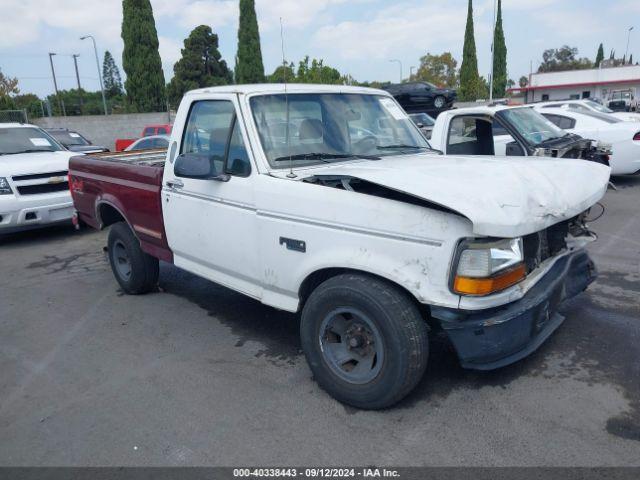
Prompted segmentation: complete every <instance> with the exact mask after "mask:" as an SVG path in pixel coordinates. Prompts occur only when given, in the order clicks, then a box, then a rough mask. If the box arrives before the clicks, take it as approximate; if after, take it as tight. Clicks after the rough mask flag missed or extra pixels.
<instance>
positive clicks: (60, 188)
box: [17, 182, 69, 195]
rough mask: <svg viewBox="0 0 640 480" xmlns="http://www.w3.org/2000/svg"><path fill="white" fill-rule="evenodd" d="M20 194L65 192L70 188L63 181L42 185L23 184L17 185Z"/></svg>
mask: <svg viewBox="0 0 640 480" xmlns="http://www.w3.org/2000/svg"><path fill="white" fill-rule="evenodd" d="M17 189H18V193H20V195H37V194H39V193H40V194H42V193H53V192H64V191H65V190H69V184H68V183H67V182H62V183H42V184H40V185H23V186H21V187H17Z"/></svg>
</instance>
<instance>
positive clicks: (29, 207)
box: [0, 123, 78, 234]
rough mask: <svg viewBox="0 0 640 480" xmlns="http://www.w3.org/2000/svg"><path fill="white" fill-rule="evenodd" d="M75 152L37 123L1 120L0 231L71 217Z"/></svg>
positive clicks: (30, 226)
mask: <svg viewBox="0 0 640 480" xmlns="http://www.w3.org/2000/svg"><path fill="white" fill-rule="evenodd" d="M74 155H78V153H76V152H70V151H68V150H65V148H64V147H63V146H62V145H60V144H59V143H58V142H57V141H56V140H55V139H54V138H53V137H51V136H50V135H49V134H48V133H46V132H45V131H44V130H42V129H41V128H39V127H37V126H35V125H28V124H20V123H0V234H3V233H11V232H15V231H18V230H25V229H29V228H34V227H40V226H44V225H48V224H52V223H58V222H64V221H70V220H71V217H72V215H73V202H72V200H71V195H70V194H69V184H68V179H67V171H68V169H69V158H71V157H72V156H74Z"/></svg>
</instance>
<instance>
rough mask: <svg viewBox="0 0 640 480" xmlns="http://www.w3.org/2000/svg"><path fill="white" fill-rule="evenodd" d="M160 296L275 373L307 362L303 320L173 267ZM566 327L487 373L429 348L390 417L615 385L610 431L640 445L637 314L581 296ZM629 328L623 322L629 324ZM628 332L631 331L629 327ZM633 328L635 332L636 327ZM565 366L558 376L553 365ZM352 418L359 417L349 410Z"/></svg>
mask: <svg viewBox="0 0 640 480" xmlns="http://www.w3.org/2000/svg"><path fill="white" fill-rule="evenodd" d="M160 278H161V282H160V288H161V290H162V291H164V292H166V293H169V294H173V295H177V296H180V297H182V298H184V299H185V300H188V301H190V302H193V303H195V304H197V305H198V306H199V307H200V308H202V309H204V310H205V311H206V312H207V313H208V315H209V316H210V317H213V318H215V319H216V320H218V321H220V322H221V323H222V324H224V325H225V326H227V327H228V328H229V329H230V330H231V332H232V333H233V335H235V336H236V337H237V341H236V344H235V345H236V346H237V347H242V346H243V345H244V344H245V343H246V342H249V341H251V342H258V343H259V344H260V345H262V348H261V349H260V350H259V351H258V352H257V353H256V354H255V355H256V357H262V358H264V359H265V360H266V361H268V362H270V363H272V364H274V365H277V366H293V365H297V364H298V363H299V362H301V361H304V357H303V354H302V351H301V349H300V338H299V335H298V324H299V318H298V316H297V315H295V314H291V313H287V312H282V311H279V310H276V309H273V308H271V307H267V306H264V305H262V304H261V303H259V302H257V301H255V300H250V299H248V298H247V297H245V296H243V295H242V294H239V293H236V292H234V291H232V290H229V289H227V288H225V287H222V286H219V285H216V284H214V283H212V282H209V281H207V280H204V279H202V278H199V277H196V276H195V275H192V274H190V273H187V272H185V271H183V270H180V269H178V268H176V267H173V266H171V265H165V264H163V265H162V267H161V277H160ZM563 313H564V314H565V315H566V317H567V318H566V320H565V322H564V324H563V325H562V326H561V327H560V328H559V329H558V331H557V332H556V333H554V335H552V337H551V338H550V339H549V340H548V341H547V342H546V343H545V344H543V345H542V346H541V347H540V349H538V351H536V352H535V353H534V354H532V355H531V356H529V357H527V358H525V359H524V360H521V361H519V362H517V363H515V364H513V365H510V366H507V367H504V368H501V369H498V370H494V371H489V372H479V371H473V370H465V369H463V368H461V367H460V365H459V363H458V359H457V356H456V354H455V351H454V350H453V348H452V347H451V345H450V344H449V342H448V340H447V339H446V337H444V336H443V335H437V334H433V335H432V337H431V340H430V345H429V348H430V352H429V365H428V368H427V372H426V374H425V376H424V377H423V379H422V380H421V381H420V383H419V384H418V386H417V387H416V389H415V390H414V391H413V392H412V393H411V394H410V395H409V396H408V397H407V398H405V399H404V400H403V401H401V402H400V403H399V404H398V405H396V406H394V407H392V409H405V408H412V407H414V406H415V405H416V404H418V403H422V402H429V404H430V405H433V406H436V407H437V406H439V405H440V404H443V403H445V402H446V399H447V397H448V396H449V395H451V394H452V393H455V392H456V391H460V390H477V389H481V388H486V387H494V388H501V389H507V387H508V386H509V384H510V383H512V382H514V381H516V380H518V379H521V378H522V377H536V376H540V377H543V378H577V379H579V380H582V381H585V382H587V383H590V384H591V383H610V384H611V383H613V384H615V385H617V386H619V387H620V388H621V390H622V391H623V392H624V394H625V396H626V397H627V398H628V399H629V400H630V404H631V410H630V411H629V412H626V413H624V414H623V415H621V416H619V417H615V418H612V419H610V422H609V423H608V424H607V427H606V428H607V431H609V433H611V434H613V435H617V436H620V437H623V438H625V439H633V440H640V401H639V400H638V399H640V373H639V372H640V367H639V366H638V362H637V358H638V356H639V354H640V346H638V345H636V344H634V343H633V336H632V335H629V332H628V331H626V330H625V329H624V325H621V324H620V318H619V317H621V318H623V319H627V320H628V319H633V318H635V313H634V312H627V313H628V314H627V313H624V312H622V313H616V312H610V311H607V310H604V309H602V308H601V307H599V306H598V305H596V304H594V303H593V302H592V301H591V299H590V298H589V294H582V295H580V296H578V297H577V298H576V299H574V300H572V301H571V302H569V303H568V304H567V305H566V306H565V311H564V312H563ZM627 320H625V321H627ZM627 327H629V326H628V325H627ZM631 328H635V329H637V326H636V325H632V326H631ZM558 359H561V365H560V368H558V367H557V366H555V368H551V369H550V368H549V364H548V362H549V361H550V360H553V361H554V362H557V361H558ZM345 411H346V413H348V414H355V413H358V412H359V410H356V409H353V408H350V407H345Z"/></svg>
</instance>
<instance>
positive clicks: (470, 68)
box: [460, 0, 480, 101]
mask: <svg viewBox="0 0 640 480" xmlns="http://www.w3.org/2000/svg"><path fill="white" fill-rule="evenodd" d="M479 84H480V77H479V75H478V58H477V56H476V41H475V38H474V34H473V6H472V5H471V0H469V8H468V11H467V26H466V29H465V32H464V48H463V51H462V65H460V99H461V100H463V101H471V100H475V99H477V98H478V86H479Z"/></svg>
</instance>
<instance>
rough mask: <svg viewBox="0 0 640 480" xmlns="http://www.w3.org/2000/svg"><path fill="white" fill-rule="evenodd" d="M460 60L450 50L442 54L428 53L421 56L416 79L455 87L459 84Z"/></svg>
mask: <svg viewBox="0 0 640 480" xmlns="http://www.w3.org/2000/svg"><path fill="white" fill-rule="evenodd" d="M457 67H458V62H457V61H456V59H455V58H453V55H451V53H450V52H444V53H442V54H440V55H432V54H430V53H427V54H426V55H425V56H423V57H421V58H420V66H419V67H418V71H417V72H416V74H415V76H414V79H415V80H417V81H420V80H422V81H425V82H429V83H433V84H435V85H438V86H442V87H449V88H453V87H456V86H457V84H458V70H457Z"/></svg>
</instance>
